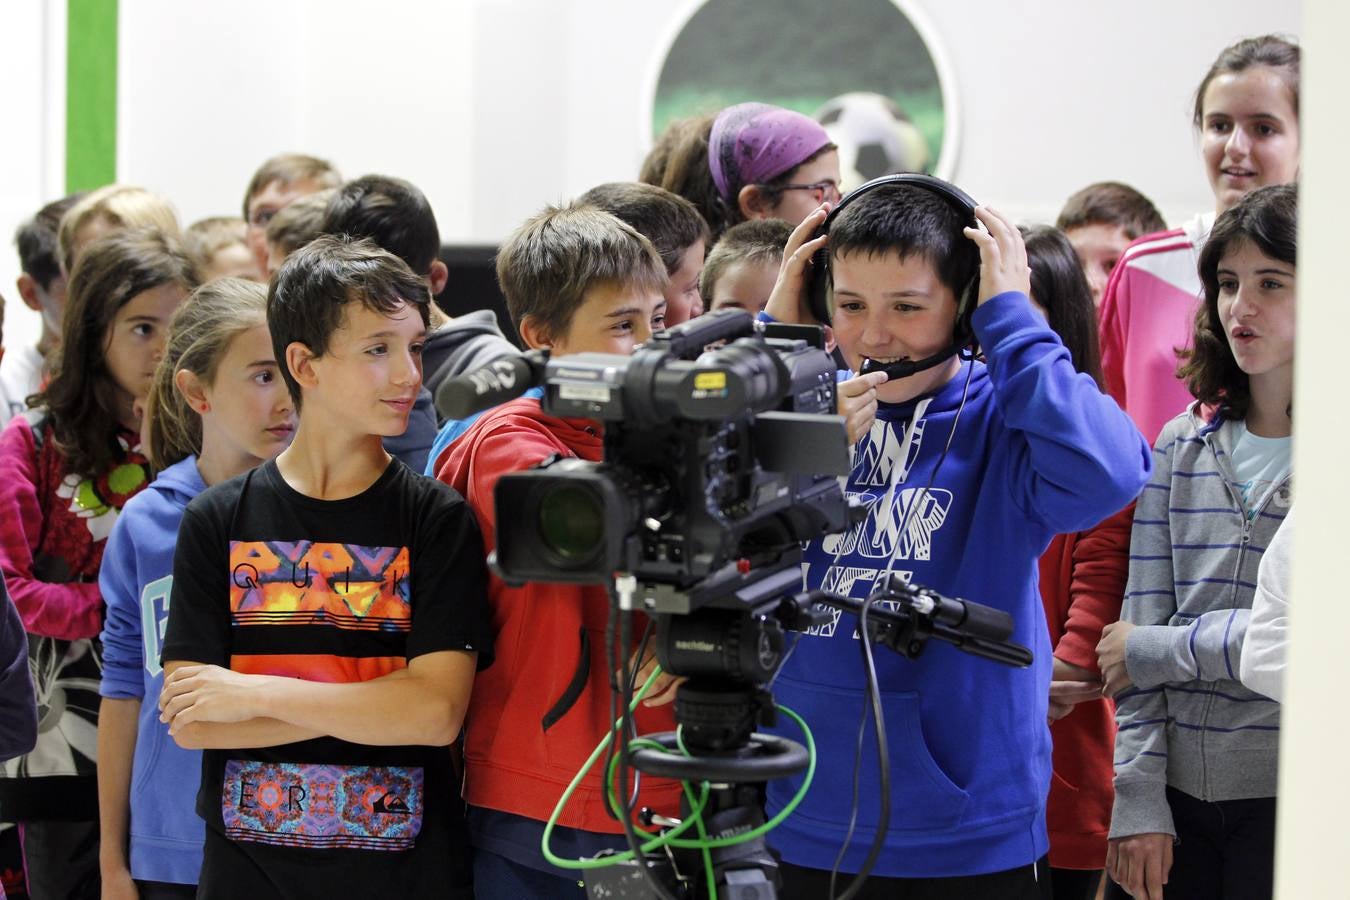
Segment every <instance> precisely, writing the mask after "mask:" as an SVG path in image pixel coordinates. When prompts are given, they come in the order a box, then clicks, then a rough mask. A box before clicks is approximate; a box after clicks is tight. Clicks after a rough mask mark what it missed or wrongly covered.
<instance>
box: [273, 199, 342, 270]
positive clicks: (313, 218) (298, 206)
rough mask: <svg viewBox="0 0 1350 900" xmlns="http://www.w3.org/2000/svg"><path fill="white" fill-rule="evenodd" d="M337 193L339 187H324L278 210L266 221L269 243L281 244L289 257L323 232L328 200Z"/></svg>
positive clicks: (282, 250)
mask: <svg viewBox="0 0 1350 900" xmlns="http://www.w3.org/2000/svg"><path fill="white" fill-rule="evenodd" d="M336 193H337V188H324V189H323V190H321V191H316V192H315V193H313V194H308V195H306V196H304V197H301V198H300V199H299V200H296V201H295V202H294V203H288V204H287V205H286V206H284V207H282V208H281V209H279V210H277V214H276V215H275V216H273V217H272V218H271V219H269V220H268V222H267V230H266V232H265V234H266V237H267V243H268V245H269V246H273V247H279V248H280V249H281V252H282V254H283V255H285V256H290V255H291V254H292V253H294V252H295V251H297V250H299V249H300V248H301V247H303V246H305V245H306V244H308V243H309V242H310V241H312V240H314V239H315V238H316V237H318V236H319V235H321V234H323V220H324V216H325V215H326V210H327V209H328V201H330V200H331V199H332V198H333V195H334V194H336Z"/></svg>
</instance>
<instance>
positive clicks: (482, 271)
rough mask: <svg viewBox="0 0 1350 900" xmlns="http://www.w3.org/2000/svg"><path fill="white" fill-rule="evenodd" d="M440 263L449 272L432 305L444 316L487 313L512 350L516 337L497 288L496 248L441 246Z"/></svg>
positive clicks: (465, 245)
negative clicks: (436, 306)
mask: <svg viewBox="0 0 1350 900" xmlns="http://www.w3.org/2000/svg"><path fill="white" fill-rule="evenodd" d="M440 257H441V262H443V263H445V268H446V269H447V270H448V271H449V273H450V277H449V278H448V279H447V280H446V282H445V290H443V291H441V293H440V294H439V295H438V296H437V297H436V303H437V305H439V306H440V308H441V309H443V310H445V312H446V314H447V315H450V316H462V315H464V314H465V313H471V312H473V311H474V310H476V309H490V310H492V311H493V312H494V313H496V315H497V324H498V325H499V326H500V327H501V330H502V334H504V335H506V337H507V339H509V340H510V341H512V342H513V343H514V344H516V346H521V343H520V335H518V334H516V329H515V326H513V325H512V324H511V314H510V313H509V312H507V310H506V298H505V297H503V296H502V290H501V288H500V287H499V286H498V285H497V262H496V259H497V246H496V245H495V244H442V245H441V254H440Z"/></svg>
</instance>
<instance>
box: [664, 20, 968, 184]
mask: <svg viewBox="0 0 1350 900" xmlns="http://www.w3.org/2000/svg"><path fill="white" fill-rule="evenodd" d="M850 91H871V92H873V93H877V94H881V95H883V96H886V97H889V98H891V99H892V100H894V101H895V102H896V103H897V104H898V105H899V106H900V108H901V109H903V110H904V111H905V114H906V115H908V116H909V118H910V120H911V121H912V122H913V123H914V125H915V127H917V128H918V129H919V131H920V132H921V133H922V134H923V136H924V138H925V140H926V141H927V143H928V151H929V158H930V159H931V160H936V159H937V158H938V155H939V153H940V152H941V149H942V137H943V114H942V90H941V87H940V86H939V83H938V76H937V69H936V67H935V66H934V64H933V60H932V57H931V56H930V55H929V52H928V48H927V47H926V46H924V43H923V40H922V39H921V38H920V37H919V35H918V32H916V31H915V30H914V27H913V26H912V25H911V24H910V23H909V20H908V19H906V18H905V16H904V15H903V14H902V13H901V12H900V10H899V8H898V7H896V6H895V4H894V3H892V2H890V0H834V2H832V3H829V4H824V3H820V2H819V0H816V2H810V0H775V2H765V0H709V2H707V3H705V4H704V5H703V6H702V7H701V8H700V9H699V10H698V12H696V13H694V16H693V17H692V18H691V19H690V20H689V22H688V24H686V25H685V28H684V30H683V31H681V32H680V34H679V36H678V37H677V38H676V39H675V43H674V44H673V45H672V46H671V48H670V53H669V54H667V56H666V62H665V65H664V67H663V68H662V70H661V77H660V80H659V81H658V83H657V88H656V100H655V103H654V104H653V110H652V136H653V137H655V136H656V135H658V134H660V133H661V131H662V130H663V129H664V128H665V127H666V126H667V125H668V124H670V122H671V121H672V120H674V119H679V118H684V117H686V116H696V115H703V114H706V113H712V112H716V111H717V110H719V109H721V108H723V107H725V106H730V105H732V104H734V103H744V102H747V101H751V100H754V101H759V102H762V103H772V104H775V105H777V106H783V107H786V108H788V109H793V110H796V111H798V112H801V113H805V114H806V115H812V114H814V113H815V111H816V110H817V109H819V108H820V106H821V105H822V104H824V103H825V101H827V100H829V99H831V98H832V97H837V96H838V95H840V94H844V93H848V92H850Z"/></svg>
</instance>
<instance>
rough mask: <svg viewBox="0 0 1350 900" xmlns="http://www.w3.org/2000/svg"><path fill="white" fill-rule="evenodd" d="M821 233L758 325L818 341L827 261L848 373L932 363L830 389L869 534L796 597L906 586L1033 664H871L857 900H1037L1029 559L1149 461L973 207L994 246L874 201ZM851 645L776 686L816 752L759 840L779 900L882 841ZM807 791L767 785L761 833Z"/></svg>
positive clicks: (1046, 779)
mask: <svg viewBox="0 0 1350 900" xmlns="http://www.w3.org/2000/svg"><path fill="white" fill-rule="evenodd" d="M826 212H827V209H826V208H825V207H822V208H821V209H819V210H817V211H816V212H815V213H814V214H813V215H812V216H810V217H809V218H808V219H806V221H804V222H803V223H802V224H801V225H800V226H799V227H798V228H797V229H796V231H794V232H793V236H792V239H791V240H790V241H789V243H788V246H787V248H786V256H785V261H784V264H783V270H782V273H781V274H780V277H779V283H778V285H777V286H776V287H775V291H774V294H773V297H772V298H771V299H770V301H769V305H768V308H767V310H766V312H767V313H768V315H769V316H770V317H772V318H776V319H780V320H788V321H798V322H802V321H806V322H809V321H813V319H812V318H811V316H810V313H809V312H808V309H807V305H806V303H805V297H804V291H803V287H804V276H803V273H804V271H805V269H806V261H807V260H808V259H810V258H811V255H812V254H813V253H814V252H815V251H816V250H818V249H821V248H822V247H824V246H825V245H826V243H827V242H828V249H829V252H830V275H831V277H832V279H833V281H832V287H833V296H834V312H833V316H832V322H831V324H832V326H833V329H834V336H835V339H836V340H837V342H838V345H839V349H840V350H841V351H842V352H843V354H844V357H845V359H846V360H847V362H848V364H849V366H850V368H852V369H853V370H854V371H858V370H860V369H861V368H862V365H863V363H864V361H866V360H869V359H870V360H871V361H872V362H873V364H874V365H880V366H886V365H888V364H893V363H896V362H898V361H900V360H905V359H909V360H915V361H917V360H927V359H930V358H935V357H942V361H941V362H939V363H937V364H936V365H933V366H931V367H929V368H926V369H924V370H923V371H919V372H917V373H914V374H910V375H907V376H905V377H898V378H896V379H894V380H890V381H885V382H882V381H880V380H879V376H873V375H868V376H863V377H861V378H857V379H853V380H852V381H851V382H844V383H843V384H842V385H841V388H840V396H841V398H842V399H841V407H842V408H841V411H842V412H844V413H845V414H846V415H848V416H849V417H850V434H851V435H853V436H855V437H859V436H860V439H859V440H858V443H857V445H856V447H855V452H854V469H853V472H852V474H851V475H850V476H849V479H848V484H847V491H848V493H849V494H850V495H851V496H853V497H855V498H857V499H858V500H859V501H861V502H862V503H863V504H864V505H865V506H867V507H868V508H869V515H868V516H867V517H866V518H865V519H864V520H863V521H862V522H860V523H859V524H858V525H856V526H855V527H854V528H853V529H852V530H851V531H849V532H847V533H844V534H840V535H832V536H829V537H826V538H823V539H818V540H815V541H812V542H811V544H810V545H809V546H808V547H807V550H806V555H805V559H804V564H803V568H804V572H805V580H806V585H807V587H809V588H820V587H823V588H825V589H827V590H831V591H834V592H837V593H843V594H848V595H850V596H853V597H856V598H860V599H861V598H865V597H867V596H868V595H869V594H871V593H872V592H873V591H874V590H877V589H879V588H881V587H882V586H883V585H884V583H885V581H886V580H887V577H888V575H889V574H895V575H899V576H901V577H903V578H906V579H908V580H910V581H912V582H914V583H917V584H922V585H926V586H929V587H932V588H934V589H936V590H938V591H940V592H942V593H944V594H947V595H949V596H961V597H968V598H970V599H971V600H975V601H978V602H981V603H985V604H989V605H991V606H995V607H997V608H999V609H1002V610H1005V611H1007V612H1008V613H1010V614H1011V615H1012V617H1013V619H1014V621H1015V622H1016V628H1015V631H1014V633H1013V637H1012V640H1014V641H1016V642H1018V643H1020V644H1023V645H1025V646H1028V647H1030V648H1031V649H1032V650H1033V652H1034V654H1035V662H1034V663H1033V664H1032V666H1031V667H1029V668H1027V669H1013V668H1008V667H1005V666H1001V665H998V664H996V663H993V662H990V661H988V660H985V659H981V658H977V657H973V656H968V655H964V654H962V653H961V652H959V651H958V650H956V649H955V648H953V647H951V646H949V645H946V644H941V643H937V642H934V643H933V644H932V645H930V646H929V647H928V649H927V650H926V652H925V653H924V655H923V656H922V657H921V658H920V659H918V660H914V661H910V660H907V659H903V658H901V657H900V656H898V655H896V654H893V653H890V652H888V651H885V650H881V649H877V650H876V652H875V657H876V667H877V677H878V684H879V686H880V689H881V699H882V706H883V709H884V713H885V723H886V733H887V738H888V741H889V747H890V753H889V756H890V761H891V766H890V769H891V776H890V822H889V828H888V830H887V833H886V834H885V835H884V841H883V844H882V850H881V853H880V854H879V856H878V858H877V860H876V864H875V866H874V867H873V869H872V871H871V877H870V878H869V879H868V881H867V883H866V885H865V886H864V889H863V892H862V894H861V895H860V896H863V897H873V896H875V897H888V898H893V897H924V898H930V897H944V898H945V897H953V898H956V897H959V898H963V900H970V898H986V897H987V898H991V900H993V898H998V900H1011V898H1036V897H1049V896H1050V884H1049V870H1048V863H1047V860H1046V853H1047V851H1048V847H1049V842H1048V838H1047V834H1046V825H1045V798H1046V794H1047V792H1048V790H1049V786H1050V733H1049V730H1048V728H1047V725H1046V713H1047V696H1048V693H1049V683H1050V671H1051V665H1050V664H1051V653H1050V646H1049V643H1048V638H1047V632H1046V626H1045V618H1044V612H1043V610H1042V606H1041V600H1040V595H1039V593H1038V591H1037V559H1038V558H1039V556H1040V554H1041V553H1042V552H1043V551H1044V550H1045V548H1046V546H1047V545H1048V543H1049V541H1050V539H1051V537H1053V536H1054V535H1055V534H1058V533H1060V532H1070V531H1077V530H1080V529H1082V528H1085V527H1088V526H1090V525H1094V524H1096V523H1097V522H1099V521H1101V520H1102V519H1104V518H1105V517H1107V516H1108V515H1111V514H1112V513H1114V512H1116V511H1118V510H1119V509H1121V508H1123V507H1124V506H1125V505H1126V504H1127V503H1128V502H1129V501H1130V500H1132V499H1133V498H1134V497H1135V495H1136V494H1137V493H1138V491H1139V489H1140V487H1141V486H1142V485H1143V484H1144V482H1145V481H1146V480H1147V478H1148V474H1149V471H1150V465H1151V456H1150V453H1149V449H1148V446H1147V445H1146V444H1145V443H1144V441H1143V439H1142V437H1141V436H1140V435H1139V433H1138V431H1137V430H1136V429H1135V428H1134V426H1133V425H1132V424H1131V423H1130V421H1129V419H1128V418H1127V417H1126V416H1125V415H1124V414H1123V413H1122V412H1121V411H1120V409H1119V408H1118V407H1117V406H1116V404H1115V403H1114V401H1112V400H1111V399H1110V398H1109V397H1106V396H1105V395H1103V394H1102V393H1101V392H1100V391H1099V390H1098V389H1097V386H1096V385H1095V384H1094V382H1093V381H1092V379H1091V378H1090V377H1089V376H1086V375H1081V374H1078V373H1077V372H1076V371H1075V370H1074V367H1073V364H1072V362H1071V360H1070V356H1069V352H1068V351H1067V350H1066V349H1065V348H1064V346H1063V344H1062V343H1061V342H1060V340H1059V338H1058V337H1057V336H1056V335H1055V333H1054V332H1053V331H1051V330H1050V328H1049V327H1048V326H1047V324H1046V322H1045V320H1044V319H1043V318H1042V317H1041V316H1040V315H1039V314H1038V313H1037V312H1036V311H1035V309H1034V308H1033V307H1032V305H1031V303H1030V301H1029V299H1028V293H1029V287H1030V285H1029V269H1028V267H1027V260H1026V249H1025V247H1024V246H1023V243H1022V239H1021V235H1020V234H1019V232H1018V230H1017V229H1016V228H1015V227H1014V226H1013V225H1012V224H1011V223H1010V222H1008V221H1007V220H1006V219H1005V218H1004V217H1003V216H1001V215H999V214H998V213H995V212H993V211H992V210H988V209H984V208H981V209H980V210H978V211H977V218H978V219H979V221H980V222H981V223H982V224H983V225H984V229H976V228H972V227H969V225H970V223H969V222H968V221H966V220H965V217H964V215H963V213H962V212H961V211H960V210H959V209H958V208H957V207H955V206H954V205H952V204H951V203H949V202H948V201H947V200H945V199H943V198H940V197H939V196H937V195H936V194H935V193H933V192H931V191H929V190H927V189H924V188H920V187H915V186H912V185H887V186H883V187H876V188H872V189H870V190H869V191H867V192H866V193H865V194H861V195H859V196H857V197H856V198H854V199H853V200H851V201H850V202H849V204H848V205H847V207H846V208H844V209H842V210H840V213H839V215H838V216H836V217H835V219H834V220H833V222H832V223H831V227H830V230H829V234H828V236H827V237H824V236H822V237H817V238H814V239H809V238H810V237H811V235H812V234H814V232H815V231H816V230H817V229H818V228H819V227H820V226H821V224H822V222H823V221H824V219H825V215H826ZM963 235H964V237H963ZM977 273H978V279H979V284H978V288H977V289H975V292H974V296H971V297H968V298H967V299H968V302H972V303H977V304H978V306H977V308H976V309H975V310H974V313H973V329H974V334H975V337H976V338H977V339H978V341H979V345H980V347H981V348H983V351H984V357H985V358H984V360H983V361H977V360H968V359H963V358H962V357H961V356H959V355H957V354H956V352H955V350H954V348H953V346H952V345H953V333H954V331H955V330H956V325H957V322H958V316H959V309H958V298H960V297H962V296H963V294H966V292H967V291H968V290H969V289H970V288H969V286H970V285H971V282H972V281H973V280H974V279H975V278H976V277H977ZM944 354H945V356H944ZM868 418H871V422H870V425H869V424H868V423H867V419H868ZM855 422H856V423H859V425H858V427H855ZM855 624H856V623H855V622H854V621H853V620H852V619H851V618H845V619H842V620H841V618H840V616H839V614H838V613H834V619H833V621H832V622H831V623H829V624H827V625H825V626H823V627H820V628H817V629H814V630H813V632H812V633H811V634H808V635H806V636H804V637H803V638H802V639H801V641H800V643H799V644H798V645H797V647H796V650H795V652H794V653H793V654H792V655H791V657H790V658H789V660H788V662H787V663H786V665H785V666H784V668H783V672H782V674H781V675H780V677H779V679H778V681H777V682H776V684H775V687H774V691H775V694H776V696H777V697H778V699H779V700H780V701H781V702H782V703H783V704H784V705H785V706H788V707H791V708H793V709H794V710H796V711H797V712H799V713H800V714H801V715H802V716H803V717H804V718H805V719H806V721H807V722H808V723H809V724H810V726H811V727H812V729H813V732H814V734H815V739H816V742H817V747H818V753H819V757H818V764H817V769H816V775H815V781H814V783H813V784H812V786H811V789H810V791H809V792H808V794H807V795H806V798H805V801H804V802H803V803H802V804H801V805H800V806H799V807H798V808H797V810H796V811H795V812H794V813H793V814H792V815H791V816H789V817H788V818H787V819H786V820H785V821H784V823H783V824H782V825H781V826H780V827H779V828H778V829H777V830H775V831H774V832H773V833H772V836H771V838H770V839H771V841H773V843H774V846H775V849H776V850H777V851H778V852H779V853H780V854H781V855H782V858H783V868H782V872H783V883H784V885H785V890H784V894H783V896H785V897H789V898H791V897H816V896H822V895H823V894H824V892H825V891H827V890H829V885H830V881H831V874H830V872H831V869H832V868H835V867H836V866H837V869H838V871H839V872H840V873H856V872H857V871H859V869H861V868H862V865H863V861H864V858H865V857H866V855H867V851H868V848H869V847H870V845H871V843H872V841H873V838H874V836H875V830H876V827H877V825H878V819H879V812H880V802H879V799H878V798H879V796H880V792H881V786H880V780H879V777H878V767H877V760H876V752H875V750H873V749H871V748H872V747H873V746H874V745H873V742H872V739H871V738H869V739H868V741H867V743H866V744H865V749H864V750H863V752H862V754H861V757H860V765H859V768H858V771H857V773H856V774H857V781H856V782H855V780H854V777H855V765H858V764H857V763H855V760H857V759H858V758H859V757H858V756H857V746H858V741H859V736H858V724H859V720H860V718H862V717H863V716H864V715H865V713H864V702H863V696H864V690H863V681H864V674H863V670H862V666H861V664H860V662H859V655H858V645H857V643H856V637H855V634H856V631H855ZM799 783H800V782H797V783H792V781H790V780H784V781H780V782H771V783H770V785H769V788H768V801H769V808H770V810H769V811H770V813H774V812H777V810H778V809H781V807H782V806H783V805H784V804H785V803H786V802H787V801H788V799H789V798H791V796H792V795H793V793H794V792H795V791H796V789H797V787H798V784H799ZM855 798H856V801H855ZM855 805H856V822H854V820H853V818H852V815H853V813H854V811H855ZM850 834H851V841H848V838H849V836H850ZM846 841H847V842H848V848H847V850H846V851H844V852H843V853H842V854H841V850H840V848H841V847H842V846H843V845H844V844H845V843H846ZM837 857H841V858H839V859H838V860H837ZM845 881H847V877H846V876H845V877H844V878H842V879H841V880H840V883H839V884H840V887H839V889H841V890H842V885H843V883H844V882H845Z"/></svg>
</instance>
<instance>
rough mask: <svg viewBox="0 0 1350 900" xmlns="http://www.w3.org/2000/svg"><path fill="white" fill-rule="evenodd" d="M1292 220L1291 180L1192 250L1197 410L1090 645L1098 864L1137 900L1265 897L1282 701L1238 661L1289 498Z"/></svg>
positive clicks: (1142, 517)
mask: <svg viewBox="0 0 1350 900" xmlns="http://www.w3.org/2000/svg"><path fill="white" fill-rule="evenodd" d="M1253 164H1254V163H1253ZM1296 218H1297V201H1296V194H1295V189H1294V188H1293V187H1292V186H1288V185H1285V186H1279V187H1268V188H1262V189H1260V190H1257V191H1254V192H1252V193H1251V194H1248V195H1247V196H1246V197H1245V198H1244V199H1243V200H1241V201H1240V202H1239V203H1238V204H1237V205H1235V206H1234V207H1233V208H1231V209H1230V210H1228V211H1227V212H1225V213H1224V214H1223V215H1221V216H1220V217H1219V219H1218V221H1216V222H1215V223H1214V229H1213V231H1212V232H1211V233H1210V237H1209V240H1208V241H1207V242H1206V244H1205V246H1204V249H1203V250H1202V251H1201V254H1200V262H1199V269H1200V278H1201V281H1202V283H1203V284H1204V290H1205V302H1204V304H1203V305H1202V306H1201V308H1200V309H1199V311H1198V312H1197V314H1196V323H1195V334H1194V338H1193V340H1194V347H1193V348H1192V349H1191V350H1190V351H1189V352H1187V353H1185V354H1184V358H1185V362H1184V363H1183V365H1182V367H1181V369H1180V371H1179V373H1178V374H1179V375H1180V376H1181V377H1183V378H1185V379H1186V380H1187V382H1188V385H1189V387H1190V390H1191V393H1192V394H1194V395H1195V397H1196V399H1197V401H1198V402H1196V403H1195V404H1193V405H1192V406H1191V408H1190V409H1189V410H1187V411H1186V412H1185V413H1183V414H1182V415H1180V416H1178V417H1177V418H1175V419H1173V420H1172V421H1171V422H1170V423H1168V425H1167V426H1166V427H1165V428H1164V429H1163V431H1162V434H1161V435H1160V436H1159V438H1158V443H1157V446H1156V447H1155V448H1154V451H1153V452H1154V470H1153V477H1152V480H1151V481H1150V483H1149V484H1148V485H1147V486H1146V487H1145V489H1144V492H1143V494H1142V495H1141V496H1140V498H1139V503H1138V506H1137V507H1136V509H1135V519H1134V530H1133V534H1132V537H1131V544H1130V574H1129V580H1128V583H1127V585H1126V593H1125V606H1124V610H1123V612H1122V621H1121V622H1119V623H1117V624H1115V625H1112V626H1109V627H1108V628H1107V630H1106V631H1105V632H1104V633H1103V637H1102V642H1101V644H1100V645H1099V646H1098V655H1099V661H1100V663H1101V668H1102V672H1103V674H1104V675H1105V677H1106V680H1107V684H1106V689H1107V692H1108V693H1112V694H1114V695H1115V697H1116V722H1117V725H1118V734H1117V737H1116V752H1115V771H1116V775H1115V787H1116V800H1115V808H1114V810H1113V812H1112V819H1111V842H1110V845H1109V849H1108V852H1107V866H1108V868H1109V870H1110V871H1111V874H1112V877H1113V878H1114V879H1115V880H1116V881H1117V883H1118V884H1119V885H1120V886H1121V887H1122V888H1124V889H1125V890H1126V891H1128V892H1129V893H1130V894H1131V895H1132V896H1134V897H1136V898H1148V900H1160V898H1163V897H1168V898H1171V897H1185V898H1196V900H1204V898H1215V900H1218V898H1221V897H1222V898H1225V900H1241V898H1248V897H1251V898H1256V897H1263V898H1265V897H1269V896H1270V895H1271V891H1272V870H1273V866H1274V850H1275V842H1274V837H1275V786H1276V761H1277V754H1276V751H1277V747H1278V744H1279V721H1280V707H1279V704H1278V703H1276V702H1274V701H1273V700H1270V699H1269V698H1267V697H1264V696H1262V695H1260V694H1257V693H1254V692H1253V691H1250V690H1248V689H1247V688H1245V687H1243V686H1242V683H1241V682H1240V681H1239V680H1238V667H1239V660H1240V656H1241V651H1242V641H1243V638H1244V636H1245V634H1246V630H1247V622H1248V618H1249V615H1250V613H1251V605H1252V597H1253V594H1254V592H1255V588H1256V570H1257V565H1258V564H1259V563H1260V561H1261V554H1262V553H1263V552H1264V551H1265V548H1266V546H1267V544H1268V543H1269V541H1270V539H1271V537H1272V536H1274V534H1275V531H1276V530H1277V529H1278V528H1279V525H1280V523H1281V522H1282V521H1283V519H1284V516H1285V514H1286V513H1287V512H1288V510H1289V507H1290V504H1291V502H1292V494H1291V490H1290V462H1291V460H1290V432H1291V428H1292V418H1291V416H1292V401H1293V380H1294V374H1293V372H1294V274H1295V269H1294V260H1295V253H1294V248H1295V238H1296V230H1295V228H1296Z"/></svg>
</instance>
